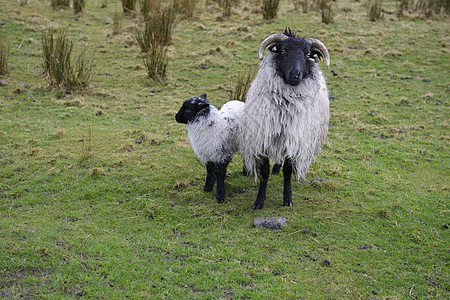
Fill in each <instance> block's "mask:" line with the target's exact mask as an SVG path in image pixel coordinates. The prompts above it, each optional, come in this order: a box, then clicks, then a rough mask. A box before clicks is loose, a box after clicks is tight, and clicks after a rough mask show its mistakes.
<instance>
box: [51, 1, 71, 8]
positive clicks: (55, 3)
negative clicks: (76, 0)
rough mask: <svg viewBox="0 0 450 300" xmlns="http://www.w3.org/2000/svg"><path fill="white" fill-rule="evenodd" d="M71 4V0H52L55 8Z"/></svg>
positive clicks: (52, 5)
mask: <svg viewBox="0 0 450 300" xmlns="http://www.w3.org/2000/svg"><path fill="white" fill-rule="evenodd" d="M69 6H70V0H51V7H52V8H53V9H58V8H64V7H69Z"/></svg>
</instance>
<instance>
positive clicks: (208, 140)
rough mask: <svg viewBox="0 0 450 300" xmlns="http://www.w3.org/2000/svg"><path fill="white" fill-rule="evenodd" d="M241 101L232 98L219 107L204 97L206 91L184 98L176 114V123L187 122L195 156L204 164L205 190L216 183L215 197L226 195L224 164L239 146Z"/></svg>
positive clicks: (220, 200)
mask: <svg viewBox="0 0 450 300" xmlns="http://www.w3.org/2000/svg"><path fill="white" fill-rule="evenodd" d="M243 108H244V102H241V101H237V100H233V101H229V102H227V103H225V104H224V105H223V106H222V108H221V109H220V110H218V109H217V108H215V107H214V106H213V105H211V104H210V103H209V102H208V101H206V94H202V95H200V97H194V98H190V99H188V100H185V101H184V102H183V105H182V106H181V108H180V110H179V111H178V113H177V114H176V116H175V120H176V121H177V122H178V123H183V124H187V129H188V136H189V140H190V142H191V145H192V148H193V149H194V152H195V154H197V157H198V158H199V159H200V160H201V161H202V162H203V163H205V164H206V181H205V187H204V191H205V192H210V191H212V189H213V187H214V183H215V182H216V181H217V186H216V199H217V202H218V203H222V202H223V201H224V199H225V176H226V172H227V166H228V164H229V163H230V161H231V159H232V157H233V155H234V153H235V152H236V151H237V150H238V145H239V143H238V141H237V139H238V130H239V121H240V119H241V114H242V110H243Z"/></svg>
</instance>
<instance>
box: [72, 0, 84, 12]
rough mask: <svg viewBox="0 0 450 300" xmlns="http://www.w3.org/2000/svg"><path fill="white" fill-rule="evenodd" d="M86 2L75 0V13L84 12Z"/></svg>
mask: <svg viewBox="0 0 450 300" xmlns="http://www.w3.org/2000/svg"><path fill="white" fill-rule="evenodd" d="M85 6H86V0H73V12H74V13H75V14H79V13H82V12H84V8H85Z"/></svg>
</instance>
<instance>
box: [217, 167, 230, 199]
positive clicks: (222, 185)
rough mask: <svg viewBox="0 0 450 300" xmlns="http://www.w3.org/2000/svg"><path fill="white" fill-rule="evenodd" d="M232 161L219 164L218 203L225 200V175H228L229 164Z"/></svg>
mask: <svg viewBox="0 0 450 300" xmlns="http://www.w3.org/2000/svg"><path fill="white" fill-rule="evenodd" d="M229 163H230V161H229V160H228V161H226V162H224V163H221V164H217V186H216V199H217V203H222V202H223V201H224V200H225V190H226V187H225V177H226V176H227V166H228V164H229Z"/></svg>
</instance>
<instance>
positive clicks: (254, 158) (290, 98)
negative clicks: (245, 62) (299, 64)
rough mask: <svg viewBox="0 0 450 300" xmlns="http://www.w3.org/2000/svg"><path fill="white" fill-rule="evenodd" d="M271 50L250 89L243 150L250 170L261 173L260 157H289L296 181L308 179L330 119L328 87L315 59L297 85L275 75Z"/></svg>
mask: <svg viewBox="0 0 450 300" xmlns="http://www.w3.org/2000/svg"><path fill="white" fill-rule="evenodd" d="M273 56H274V54H273V53H271V52H269V53H267V54H266V56H265V57H264V60H263V61H262V63H261V68H260V70H259V72H258V74H257V76H256V78H255V80H254V81H253V82H252V84H251V86H250V89H249V91H248V94H247V101H246V104H245V108H244V112H243V116H242V122H241V129H240V138H239V140H240V141H241V144H240V151H241V154H242V157H243V160H244V162H245V164H246V167H247V170H248V171H249V172H250V173H251V174H252V175H254V176H257V175H258V158H259V157H261V156H262V157H269V158H271V159H272V161H273V163H282V162H283V161H284V159H285V158H291V159H292V164H293V168H294V174H295V178H296V180H298V181H299V180H302V179H305V176H306V173H307V172H308V169H309V165H310V163H311V161H312V160H313V159H314V157H315V156H316V155H317V154H318V153H319V152H320V149H321V147H322V145H323V144H324V142H325V140H326V136H327V133H328V123H329V119H330V111H329V99H328V90H327V86H326V82H325V78H324V77H323V75H322V73H321V71H320V69H319V67H318V66H317V64H315V66H314V67H313V68H312V74H310V76H309V77H308V78H305V79H303V80H302V81H301V82H300V84H299V85H298V86H291V85H288V84H286V83H284V81H283V78H282V77H281V76H279V75H277V72H276V70H275V67H274V63H273Z"/></svg>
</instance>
